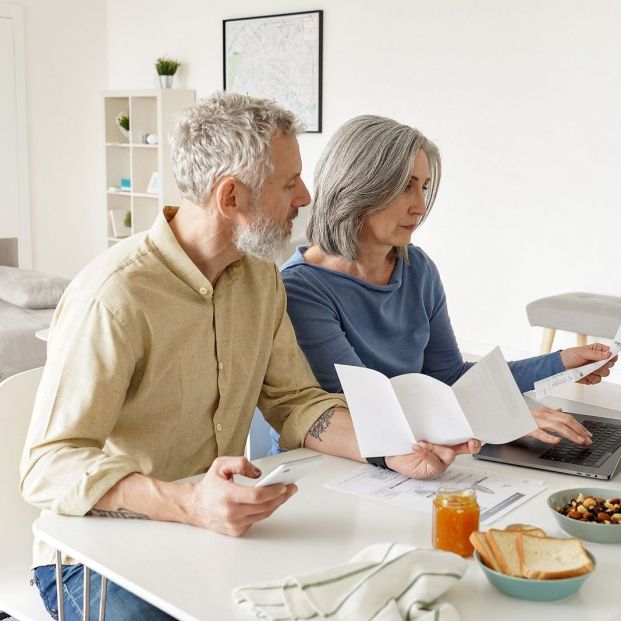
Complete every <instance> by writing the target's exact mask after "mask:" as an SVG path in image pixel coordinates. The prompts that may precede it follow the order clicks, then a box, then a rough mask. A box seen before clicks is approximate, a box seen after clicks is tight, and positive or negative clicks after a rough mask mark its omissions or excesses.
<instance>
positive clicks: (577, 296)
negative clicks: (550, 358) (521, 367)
mask: <svg viewBox="0 0 621 621" xmlns="http://www.w3.org/2000/svg"><path fill="white" fill-rule="evenodd" d="M526 314H527V315H528V321H529V323H530V325H531V326H541V327H542V328H544V331H543V340H542V341H541V352H542V353H547V352H549V351H551V349H552V342H553V341H554V335H555V334H556V331H557V330H566V331H567V332H575V333H576V334H577V335H578V345H586V340H587V336H599V337H603V338H608V339H612V338H614V336H615V334H616V331H617V328H618V327H619V324H621V298H618V297H615V296H611V295H597V294H595V293H580V292H574V293H561V294H560V295H551V296H550V297H547V298H541V299H540V300H535V301H534V302H531V303H530V304H529V305H528V306H527V307H526Z"/></svg>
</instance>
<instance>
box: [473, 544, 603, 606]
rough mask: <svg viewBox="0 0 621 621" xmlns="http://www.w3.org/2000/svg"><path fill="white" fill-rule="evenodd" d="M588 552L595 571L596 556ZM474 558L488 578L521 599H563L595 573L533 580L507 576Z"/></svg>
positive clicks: (512, 595) (477, 557) (505, 591)
mask: <svg viewBox="0 0 621 621" xmlns="http://www.w3.org/2000/svg"><path fill="white" fill-rule="evenodd" d="M587 554H588V555H589V557H590V558H591V560H592V561H593V571H595V557H594V556H593V555H592V554H591V553H590V552H589V551H588V550H587ZM474 560H475V562H476V563H477V565H479V567H481V569H482V570H483V573H484V574H485V576H486V578H487V579H488V580H489V581H490V582H491V583H492V584H493V585H494V586H495V587H496V588H497V589H498V590H499V591H502V592H503V593H505V594H506V595H509V596H511V597H517V598H519V599H529V600H532V601H536V602H546V601H551V600H555V599H562V598H563V597H567V596H568V595H571V594H572V593H575V592H576V591H577V590H578V589H579V588H580V587H581V586H582V584H583V583H584V581H585V580H586V579H587V578H588V577H589V576H590V575H591V574H592V573H593V571H590V572H589V573H588V574H583V575H582V576H575V577H574V578H563V579H561V580H531V579H529V578H514V577H513V576H505V574H501V573H499V572H497V571H494V570H493V569H490V568H489V567H488V566H487V565H485V563H483V561H482V560H481V557H480V556H479V553H478V552H475V553H474Z"/></svg>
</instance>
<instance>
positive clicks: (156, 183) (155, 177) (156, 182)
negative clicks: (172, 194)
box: [147, 170, 160, 194]
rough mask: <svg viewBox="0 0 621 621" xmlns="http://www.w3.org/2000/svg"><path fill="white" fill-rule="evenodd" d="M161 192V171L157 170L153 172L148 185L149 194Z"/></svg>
mask: <svg viewBox="0 0 621 621" xmlns="http://www.w3.org/2000/svg"><path fill="white" fill-rule="evenodd" d="M159 193H160V173H159V172H158V171H157V170H156V171H155V172H153V173H151V178H150V179H149V183H148V185H147V194H159Z"/></svg>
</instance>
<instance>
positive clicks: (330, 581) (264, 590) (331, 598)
mask: <svg viewBox="0 0 621 621" xmlns="http://www.w3.org/2000/svg"><path fill="white" fill-rule="evenodd" d="M466 567H467V565H466V562H465V561H464V559H463V558H461V557H460V556H457V555H456V554H452V553H451V552H440V551H437V550H423V549H416V548H413V547H411V546H407V545H404V544H400V543H380V544H376V545H372V546H368V547H366V548H364V549H363V550H362V551H361V552H359V553H358V554H356V556H354V557H353V558H352V559H351V560H350V561H349V562H348V563H344V564H342V565H334V566H332V567H325V568H323V569H318V570H316V571H312V572H309V573H307V574H303V575H300V576H293V577H288V578H284V579H281V580H273V581H271V582H265V583H261V584H254V585H249V586H241V587H237V588H235V589H233V600H234V602H235V605H236V606H237V607H238V609H239V610H241V611H244V612H245V613H246V617H247V618H251V619H252V618H255V619H267V620H271V621H294V620H300V621H301V620H303V619H304V620H305V619H313V620H319V619H334V620H335V621H336V620H339V621H340V620H344V619H348V620H355V621H370V620H371V619H372V620H373V621H402V620H403V619H406V620H410V619H417V620H419V621H422V620H424V621H437V620H438V621H439V620H441V621H459V613H458V612H457V610H455V608H454V607H453V606H451V605H450V604H447V603H438V602H436V600H437V599H438V598H439V597H440V596H441V595H442V594H443V593H445V592H446V591H447V590H448V589H450V588H451V586H452V585H453V584H455V582H457V581H458V580H459V579H460V578H461V577H462V576H463V574H464V572H465V571H466Z"/></svg>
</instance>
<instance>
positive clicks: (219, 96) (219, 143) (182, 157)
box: [170, 92, 303, 205]
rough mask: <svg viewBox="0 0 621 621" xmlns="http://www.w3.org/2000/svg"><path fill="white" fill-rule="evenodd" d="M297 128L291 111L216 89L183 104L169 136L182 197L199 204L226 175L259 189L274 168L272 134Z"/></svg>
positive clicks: (289, 133)
mask: <svg viewBox="0 0 621 621" xmlns="http://www.w3.org/2000/svg"><path fill="white" fill-rule="evenodd" d="M301 131H303V128H302V126H301V125H300V123H299V122H298V120H297V119H296V117H295V115H294V114H293V113H292V112H289V111H288V110H285V109H284V108H281V107H280V106H278V105H276V104H275V103H274V102H273V101H269V100H267V99H258V98H256V97H249V96H247V95H240V94H239V93H231V92H218V93H215V94H213V95H211V96H210V97H208V98H207V99H203V100H202V101H200V102H199V103H197V104H195V105H193V106H191V107H189V108H186V109H185V110H183V111H182V112H181V113H180V114H179V116H178V117H177V119H176V122H175V127H174V129H173V130H172V132H171V134H170V146H171V151H172V161H173V173H174V175H175V180H176V181H177V185H178V186H179V191H180V192H181V196H183V198H186V199H188V200H190V201H192V202H193V203H195V204H197V205H201V204H203V202H204V200H205V199H206V198H207V197H208V196H209V193H210V192H211V190H212V189H213V187H214V185H215V184H216V183H217V181H218V180H219V179H221V178H222V177H224V176H228V175H230V176H232V177H235V178H236V179H239V181H241V182H242V183H244V184H246V185H248V186H249V187H250V189H251V190H252V191H253V192H257V191H259V190H260V188H261V186H262V185H263V182H264V181H265V178H266V177H267V176H268V175H270V174H271V173H272V172H273V165H272V156H271V139H272V136H274V134H276V133H277V132H282V133H283V134H284V135H286V136H295V135H296V134H299V133H300V132H301Z"/></svg>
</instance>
